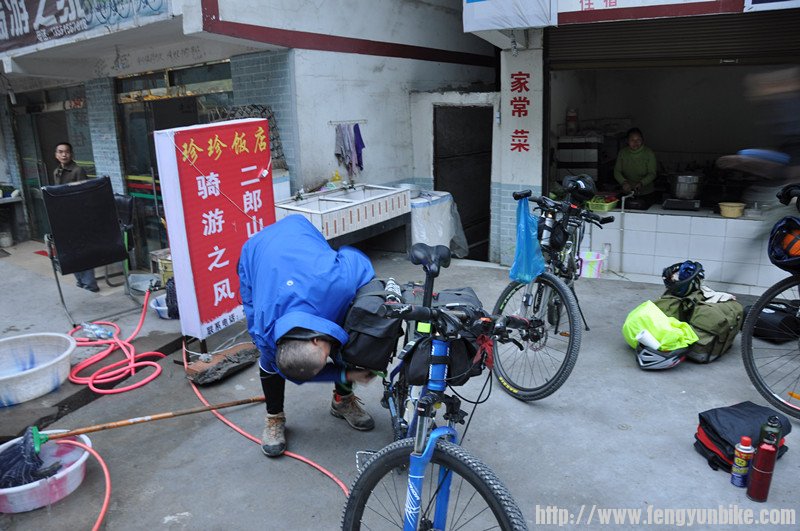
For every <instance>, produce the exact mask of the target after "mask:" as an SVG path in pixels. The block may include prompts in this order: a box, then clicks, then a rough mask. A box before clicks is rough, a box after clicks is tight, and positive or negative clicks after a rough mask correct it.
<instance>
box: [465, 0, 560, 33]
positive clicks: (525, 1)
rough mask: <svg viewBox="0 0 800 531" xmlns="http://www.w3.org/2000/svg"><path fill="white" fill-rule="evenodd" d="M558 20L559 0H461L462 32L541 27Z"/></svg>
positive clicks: (550, 24) (553, 23)
mask: <svg viewBox="0 0 800 531" xmlns="http://www.w3.org/2000/svg"><path fill="white" fill-rule="evenodd" d="M557 22H558V0H464V31H465V32H472V31H484V30H502V29H513V28H543V27H546V26H555V25H556V24H557Z"/></svg>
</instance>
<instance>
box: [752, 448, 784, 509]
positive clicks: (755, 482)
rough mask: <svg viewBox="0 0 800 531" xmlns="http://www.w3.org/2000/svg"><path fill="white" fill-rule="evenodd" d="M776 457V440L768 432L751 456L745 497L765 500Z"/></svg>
mask: <svg viewBox="0 0 800 531" xmlns="http://www.w3.org/2000/svg"><path fill="white" fill-rule="evenodd" d="M777 459H778V440H777V439H775V434H774V433H770V434H768V435H767V439H765V440H763V441H761V444H759V445H758V449H757V450H756V455H755V457H753V464H752V466H751V469H750V478H749V479H748V481H747V497H748V498H750V499H751V500H753V501H755V502H765V501H767V496H768V495H769V486H770V484H771V483H772V472H773V471H774V470H775V461H776V460H777Z"/></svg>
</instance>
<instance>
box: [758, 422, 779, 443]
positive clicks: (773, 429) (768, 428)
mask: <svg viewBox="0 0 800 531" xmlns="http://www.w3.org/2000/svg"><path fill="white" fill-rule="evenodd" d="M781 428H782V426H781V419H780V418H779V417H778V416H777V415H770V416H769V417H768V418H767V421H766V422H765V423H764V424H762V425H761V432H760V433H759V434H758V440H759V441H764V440H766V439H767V435H768V434H770V433H772V434H774V435H775V440H776V441H777V444H776V445H775V447H776V448H777V447H778V445H780V442H781Z"/></svg>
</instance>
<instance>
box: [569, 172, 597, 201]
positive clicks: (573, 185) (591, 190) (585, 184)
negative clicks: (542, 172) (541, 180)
mask: <svg viewBox="0 0 800 531" xmlns="http://www.w3.org/2000/svg"><path fill="white" fill-rule="evenodd" d="M561 186H563V187H564V190H566V191H567V193H568V194H569V196H570V198H571V199H572V200H573V201H575V202H577V203H584V202H586V201H588V200H589V199H591V198H593V197H594V196H596V195H597V187H596V186H595V184H594V179H592V177H591V176H590V175H586V174H582V175H567V176H566V177H564V181H563V182H562V183H561Z"/></svg>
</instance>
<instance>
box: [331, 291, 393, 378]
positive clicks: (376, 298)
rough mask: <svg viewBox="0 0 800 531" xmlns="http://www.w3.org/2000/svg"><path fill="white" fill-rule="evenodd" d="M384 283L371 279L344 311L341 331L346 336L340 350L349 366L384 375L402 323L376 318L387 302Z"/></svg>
mask: <svg viewBox="0 0 800 531" xmlns="http://www.w3.org/2000/svg"><path fill="white" fill-rule="evenodd" d="M385 287H386V281H384V280H381V279H377V278H375V279H372V280H371V281H369V282H368V283H367V284H365V285H363V286H361V288H360V289H359V290H358V292H357V293H356V296H355V298H354V299H353V303H352V304H351V305H350V308H349V309H348V310H347V315H346V316H345V320H344V325H343V328H344V329H345V331H346V332H347V333H348V334H349V336H350V339H348V341H347V344H346V345H345V346H344V347H343V348H342V360H343V361H344V362H345V363H347V364H348V365H353V366H356V367H362V368H364V369H372V370H375V371H385V370H386V367H387V366H388V365H389V361H390V360H391V359H392V355H393V354H394V352H395V350H396V349H397V340H398V338H399V337H400V336H401V335H403V320H402V319H399V318H395V319H384V318H383V317H379V316H378V315H377V313H378V308H380V306H381V304H383V303H384V302H385V301H386V292H385V291H384V290H385Z"/></svg>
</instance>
